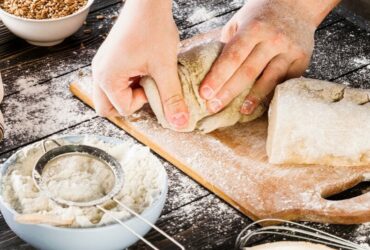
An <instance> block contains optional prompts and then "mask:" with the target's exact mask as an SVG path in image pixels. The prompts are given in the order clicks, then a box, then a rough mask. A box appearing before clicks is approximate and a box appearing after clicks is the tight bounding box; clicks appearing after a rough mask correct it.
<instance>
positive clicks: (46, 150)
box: [42, 139, 62, 153]
mask: <svg viewBox="0 0 370 250" xmlns="http://www.w3.org/2000/svg"><path fill="white" fill-rule="evenodd" d="M48 141H50V142H53V143H54V144H56V145H57V146H58V147H60V146H62V145H61V144H60V143H59V142H57V141H56V140H54V139H46V140H43V141H42V149H43V150H44V153H46V152H48V149H47V147H46V143H47V142H48Z"/></svg>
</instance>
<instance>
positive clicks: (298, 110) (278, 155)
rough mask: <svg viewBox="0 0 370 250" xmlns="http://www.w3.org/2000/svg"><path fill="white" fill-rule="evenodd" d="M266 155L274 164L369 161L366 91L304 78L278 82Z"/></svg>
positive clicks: (368, 95)
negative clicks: (279, 83)
mask: <svg viewBox="0 0 370 250" xmlns="http://www.w3.org/2000/svg"><path fill="white" fill-rule="evenodd" d="M267 154H268V156H269V162H270V163H273V164H320V165H332V166H360V165H370V90H365V89H353V88H349V87H346V86H345V85H342V84H336V83H331V82H326V81H320V80H313V79H306V78H298V79H292V80H289V81H286V82H285V83H283V84H281V85H279V86H278V87H277V88H276V90H275V95H274V98H273V100H272V102H271V105H270V109H269V127H268V138H267Z"/></svg>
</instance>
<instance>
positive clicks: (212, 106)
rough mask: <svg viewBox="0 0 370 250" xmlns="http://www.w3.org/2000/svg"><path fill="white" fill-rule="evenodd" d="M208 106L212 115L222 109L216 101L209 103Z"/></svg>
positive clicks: (220, 104) (218, 101)
mask: <svg viewBox="0 0 370 250" xmlns="http://www.w3.org/2000/svg"><path fill="white" fill-rule="evenodd" d="M208 105H209V108H210V109H211V111H212V112H213V113H217V112H218V111H219V110H220V109H221V108H222V102H221V101H220V100H218V99H213V100H211V101H209V103H208Z"/></svg>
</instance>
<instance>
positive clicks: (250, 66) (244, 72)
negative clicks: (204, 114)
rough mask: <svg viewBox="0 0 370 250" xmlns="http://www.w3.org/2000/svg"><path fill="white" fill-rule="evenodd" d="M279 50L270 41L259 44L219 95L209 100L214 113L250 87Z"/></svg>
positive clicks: (209, 107)
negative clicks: (270, 44)
mask: <svg viewBox="0 0 370 250" xmlns="http://www.w3.org/2000/svg"><path fill="white" fill-rule="evenodd" d="M277 52H278V50H277V49H276V48H275V47H273V46H269V44H268V43H261V44H258V45H257V46H256V47H255V48H254V49H253V51H252V52H251V53H250V55H249V56H248V57H247V59H246V60H245V61H244V63H243V64H242V65H241V66H240V67H239V69H238V70H237V71H236V72H235V74H234V75H233V76H232V77H231V78H230V79H229V80H228V81H227V83H226V84H225V85H224V86H223V87H222V88H221V90H220V91H219V92H218V93H217V95H216V96H215V97H214V98H212V99H211V100H209V101H208V102H207V108H208V110H209V111H210V112H212V113H216V112H218V111H220V110H221V109H222V108H224V107H225V106H226V105H227V104H229V103H230V102H231V101H232V100H233V99H234V98H235V97H237V96H238V95H239V94H240V93H241V92H243V90H245V89H246V88H248V87H249V88H250V87H251V86H252V85H253V83H254V82H255V80H256V79H257V78H258V76H259V75H260V74H261V73H262V71H263V70H264V68H265V67H266V66H267V65H268V63H269V62H270V60H271V59H272V58H274V56H275V55H276V54H277Z"/></svg>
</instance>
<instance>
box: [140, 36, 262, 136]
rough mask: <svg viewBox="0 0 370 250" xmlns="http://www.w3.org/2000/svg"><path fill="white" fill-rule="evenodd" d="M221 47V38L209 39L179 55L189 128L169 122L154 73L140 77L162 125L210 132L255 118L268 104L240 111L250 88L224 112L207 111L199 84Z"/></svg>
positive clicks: (186, 130) (184, 129) (188, 130)
mask: <svg viewBox="0 0 370 250" xmlns="http://www.w3.org/2000/svg"><path fill="white" fill-rule="evenodd" d="M222 47H223V45H222V43H220V42H215V41H214V42H209V43H205V44H201V45H198V46H195V47H193V48H191V49H189V50H187V51H185V52H183V53H181V54H179V56H178V74H179V77H180V81H181V84H182V91H183V94H184V97H185V102H186V103H187V105H188V107H189V112H190V120H189V123H188V126H187V127H186V128H183V129H180V130H179V129H176V128H175V127H173V126H171V125H170V124H169V123H168V122H167V120H166V118H165V115H164V111H163V107H162V104H161V99H160V96H159V92H158V89H157V86H156V83H155V81H154V80H153V79H152V78H151V77H144V78H143V79H142V80H141V82H140V84H141V85H142V86H143V88H144V91H145V94H146V95H147V97H148V100H149V104H150V106H151V108H152V109H153V112H154V113H155V115H156V117H157V119H158V121H159V123H160V124H161V125H162V126H163V127H165V128H170V129H173V130H177V131H181V132H190V131H193V130H195V129H198V130H200V131H202V132H204V133H208V132H211V131H213V130H215V129H218V128H222V127H228V126H232V125H234V124H236V123H237V122H248V121H251V120H254V119H256V118H258V117H259V116H261V115H262V114H263V112H264V111H265V108H264V107H263V106H262V105H260V106H259V107H258V108H257V110H256V111H255V112H254V113H253V114H252V115H242V114H241V113H240V112H239V110H240V107H241V105H242V103H243V101H244V98H245V97H246V96H247V94H248V93H249V91H250V89H249V88H248V89H246V90H244V92H243V93H241V94H240V95H239V96H238V97H236V98H235V99H234V100H233V101H232V102H231V103H230V104H229V105H228V106H227V107H226V108H224V109H223V110H222V111H221V112H219V113H217V114H213V115H211V114H210V113H209V112H208V110H207V108H206V103H205V101H204V100H203V99H202V98H201V97H200V96H199V86H200V84H201V82H202V80H203V78H204V77H205V76H206V74H207V73H208V71H209V70H210V68H211V66H212V64H213V62H214V61H215V60H216V58H217V57H218V55H219V54H220V52H221V50H222Z"/></svg>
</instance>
